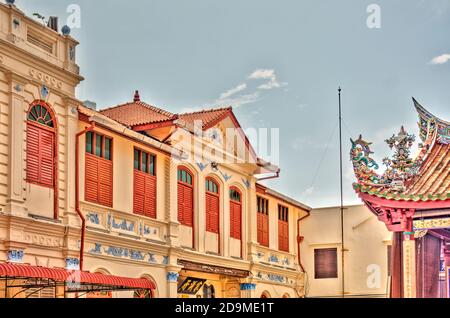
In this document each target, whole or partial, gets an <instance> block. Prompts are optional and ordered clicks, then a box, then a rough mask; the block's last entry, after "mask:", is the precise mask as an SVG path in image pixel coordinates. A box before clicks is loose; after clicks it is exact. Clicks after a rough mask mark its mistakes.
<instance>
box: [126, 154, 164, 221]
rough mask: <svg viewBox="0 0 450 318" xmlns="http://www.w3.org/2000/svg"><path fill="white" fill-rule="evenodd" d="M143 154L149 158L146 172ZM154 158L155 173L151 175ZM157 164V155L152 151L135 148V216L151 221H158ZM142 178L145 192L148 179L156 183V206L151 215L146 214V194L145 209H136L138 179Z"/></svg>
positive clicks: (144, 197) (144, 195)
mask: <svg viewBox="0 0 450 318" xmlns="http://www.w3.org/2000/svg"><path fill="white" fill-rule="evenodd" d="M136 152H137V154H138V167H137V168H136ZM143 154H145V157H147V159H146V160H147V163H146V166H147V171H144V170H143V169H142V164H143V158H144V156H143ZM152 158H153V173H150V171H151V164H152V161H151V159H152ZM156 162H157V155H156V154H155V153H153V152H151V151H147V150H144V149H142V148H140V147H136V146H134V147H133V163H132V166H133V214H135V215H139V216H143V217H148V218H150V219H153V220H156V219H157V218H158V177H157V173H156V171H157V169H156ZM137 176H142V177H143V178H144V191H145V190H146V184H147V182H146V181H147V178H148V179H152V182H154V187H155V197H154V201H155V206H154V211H151V214H148V213H146V211H145V199H146V193H144V194H143V200H144V202H143V207H144V209H143V210H142V211H138V209H137V207H136V204H135V203H136V195H137V193H136V177H137Z"/></svg>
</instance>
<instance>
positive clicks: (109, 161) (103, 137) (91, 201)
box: [84, 130, 114, 208]
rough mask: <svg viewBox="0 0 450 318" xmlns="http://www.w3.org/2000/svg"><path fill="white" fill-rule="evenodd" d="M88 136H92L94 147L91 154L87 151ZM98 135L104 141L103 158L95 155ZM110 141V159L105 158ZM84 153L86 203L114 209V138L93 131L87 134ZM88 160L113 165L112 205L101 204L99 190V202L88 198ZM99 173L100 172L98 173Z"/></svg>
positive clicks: (92, 146)
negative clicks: (107, 144) (107, 140)
mask: <svg viewBox="0 0 450 318" xmlns="http://www.w3.org/2000/svg"><path fill="white" fill-rule="evenodd" d="M88 134H91V135H92V145H91V152H88V151H87V145H88V144H87V136H88ZM97 135H98V136H100V137H101V140H102V148H101V156H98V155H96V154H95V149H96V142H97ZM106 139H109V140H110V149H109V157H110V158H109V159H107V158H105V157H104V156H105V152H106V151H105V145H106V142H105V140H106ZM84 153H85V163H84V200H85V201H86V202H90V203H94V204H98V205H101V206H105V207H109V208H112V207H113V205H114V138H113V137H111V136H110V135H108V134H105V133H102V132H98V131H96V130H92V131H88V132H86V134H85V147H84ZM86 158H91V159H94V160H97V161H99V162H103V163H105V164H109V165H111V203H110V204H105V203H103V202H101V200H100V199H99V196H100V191H99V189H97V200H91V199H88V198H87V189H88V187H87V173H86ZM97 173H98V172H97ZM99 180H100V178H99V177H98V178H97V184H98V185H99V186H100V181H99Z"/></svg>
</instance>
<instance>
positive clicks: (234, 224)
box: [230, 187, 242, 240]
mask: <svg viewBox="0 0 450 318" xmlns="http://www.w3.org/2000/svg"><path fill="white" fill-rule="evenodd" d="M241 227H242V195H241V192H240V191H239V190H238V188H236V187H231V188H230V237H232V238H234V239H237V240H240V239H241V236H242V233H241Z"/></svg>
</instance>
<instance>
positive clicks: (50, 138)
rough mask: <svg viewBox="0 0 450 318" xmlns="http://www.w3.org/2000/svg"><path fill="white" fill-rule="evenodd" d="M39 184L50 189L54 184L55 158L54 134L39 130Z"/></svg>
mask: <svg viewBox="0 0 450 318" xmlns="http://www.w3.org/2000/svg"><path fill="white" fill-rule="evenodd" d="M39 137H40V138H39V147H40V154H41V158H40V159H41V160H40V168H41V169H40V173H41V175H40V183H41V184H43V185H47V186H50V187H52V186H53V183H54V158H55V152H54V148H55V140H54V138H55V134H54V133H53V132H51V131H47V130H45V129H40V136H39Z"/></svg>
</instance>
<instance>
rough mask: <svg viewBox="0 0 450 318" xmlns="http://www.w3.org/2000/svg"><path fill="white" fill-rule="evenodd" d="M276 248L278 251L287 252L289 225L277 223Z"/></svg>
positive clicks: (284, 222)
mask: <svg viewBox="0 0 450 318" xmlns="http://www.w3.org/2000/svg"><path fill="white" fill-rule="evenodd" d="M278 245H279V246H278V248H279V250H280V251H284V252H289V223H288V222H286V221H281V220H279V221H278Z"/></svg>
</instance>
